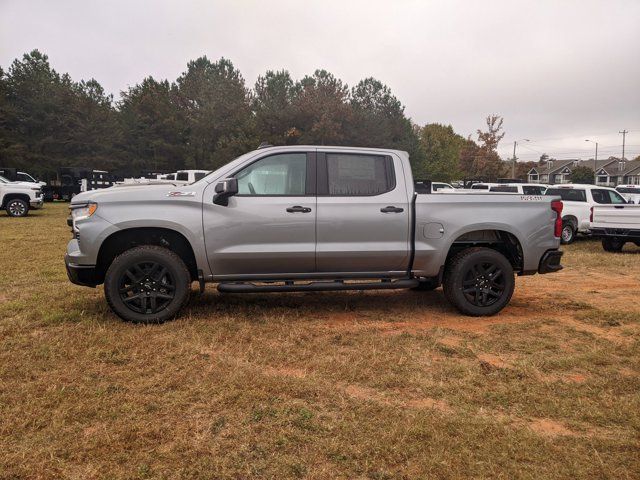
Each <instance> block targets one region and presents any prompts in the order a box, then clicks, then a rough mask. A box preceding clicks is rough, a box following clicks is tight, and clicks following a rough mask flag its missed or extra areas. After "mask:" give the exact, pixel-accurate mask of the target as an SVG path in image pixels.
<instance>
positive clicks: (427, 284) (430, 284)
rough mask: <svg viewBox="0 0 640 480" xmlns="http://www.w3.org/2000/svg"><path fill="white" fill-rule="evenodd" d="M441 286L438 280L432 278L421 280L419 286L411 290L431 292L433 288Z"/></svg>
mask: <svg viewBox="0 0 640 480" xmlns="http://www.w3.org/2000/svg"><path fill="white" fill-rule="evenodd" d="M439 286H440V285H439V284H438V281H437V280H435V279H433V278H430V279H428V280H420V283H419V284H418V286H416V287H413V288H412V289H411V290H415V291H416V292H430V291H432V290H435V289H436V288H438V287H439Z"/></svg>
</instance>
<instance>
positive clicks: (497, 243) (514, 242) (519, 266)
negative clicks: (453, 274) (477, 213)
mask: <svg viewBox="0 0 640 480" xmlns="http://www.w3.org/2000/svg"><path fill="white" fill-rule="evenodd" d="M473 247H486V248H490V249H492V250H495V251H497V252H499V253H501V254H502V255H504V256H505V257H506V258H507V260H509V262H510V263H511V265H512V266H513V270H514V271H516V272H522V271H523V269H524V253H523V250H522V243H521V242H520V240H519V239H518V237H517V235H516V234H515V233H513V232H510V231H508V230H505V229H501V228H479V229H477V230H469V231H465V232H464V233H461V234H459V235H458V236H457V237H456V238H455V239H454V240H453V241H452V242H451V243H450V245H449V249H448V251H447V256H446V260H445V265H446V264H448V263H449V262H450V261H451V259H452V258H453V257H454V256H456V255H457V254H458V253H460V252H461V251H463V250H466V249H468V248H473Z"/></svg>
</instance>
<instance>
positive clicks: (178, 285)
mask: <svg viewBox="0 0 640 480" xmlns="http://www.w3.org/2000/svg"><path fill="white" fill-rule="evenodd" d="M190 291H191V275H190V274H189V270H188V269H187V267H186V265H185V264H184V262H183V261H182V259H181V258H180V257H179V256H178V255H177V254H175V253H174V252H172V251H171V250H169V249H166V248H163V247H159V246H155V245H143V246H140V247H135V248H132V249H130V250H127V251H125V252H124V253H122V254H120V255H118V256H117V257H116V258H115V259H114V260H113V262H112V263H111V265H110V266H109V269H108V270H107V273H106V275H105V279H104V295H105V297H106V299H107V303H108V304H109V307H110V308H111V310H113V312H114V313H115V314H116V315H118V316H119V317H120V318H122V319H123V320H126V321H129V322H134V323H162V322H166V321H167V320H172V319H174V318H175V317H176V315H177V314H178V312H179V311H180V309H182V307H184V306H185V305H186V304H187V302H188V301H189V295H190ZM147 297H148V298H147ZM169 297H171V298H169ZM152 298H153V301H152Z"/></svg>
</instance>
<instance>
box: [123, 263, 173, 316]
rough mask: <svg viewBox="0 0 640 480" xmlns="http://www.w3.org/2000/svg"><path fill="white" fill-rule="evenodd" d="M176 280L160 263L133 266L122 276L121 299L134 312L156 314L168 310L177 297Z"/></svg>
mask: <svg viewBox="0 0 640 480" xmlns="http://www.w3.org/2000/svg"><path fill="white" fill-rule="evenodd" d="M175 291H176V286H175V279H174V278H173V277H172V275H171V273H170V272H169V270H167V267H165V266H163V265H161V264H160V263H158V262H140V263H135V264H133V265H131V266H130V267H129V268H127V269H126V270H125V271H124V273H123V274H122V275H121V276H120V281H119V289H118V292H119V293H120V299H121V300H122V302H123V303H124V304H125V305H126V306H127V307H128V308H129V309H130V310H132V311H134V312H136V313H143V314H147V315H148V314H154V313H158V312H159V311H161V310H164V309H165V308H167V306H168V305H169V304H170V303H171V301H172V300H173V299H174V297H175Z"/></svg>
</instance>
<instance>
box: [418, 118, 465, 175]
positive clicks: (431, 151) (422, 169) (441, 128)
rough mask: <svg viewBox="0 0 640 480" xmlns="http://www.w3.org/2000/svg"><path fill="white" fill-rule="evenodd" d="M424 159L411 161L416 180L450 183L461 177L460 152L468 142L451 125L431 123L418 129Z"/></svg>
mask: <svg viewBox="0 0 640 480" xmlns="http://www.w3.org/2000/svg"><path fill="white" fill-rule="evenodd" d="M418 135H419V138H420V146H421V147H422V150H423V152H424V156H423V157H422V158H420V157H418V158H417V159H415V160H414V159H413V158H412V160H411V164H412V167H413V171H414V175H415V176H416V178H428V179H430V180H435V181H440V182H450V181H452V180H456V179H458V178H460V177H461V175H462V174H461V172H460V165H459V163H460V152H461V150H462V148H463V147H464V146H465V143H466V140H465V139H464V138H463V137H462V136H460V135H458V134H457V133H455V132H454V131H453V128H452V127H451V125H441V124H439V123H430V124H428V125H425V126H424V127H422V128H418Z"/></svg>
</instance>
